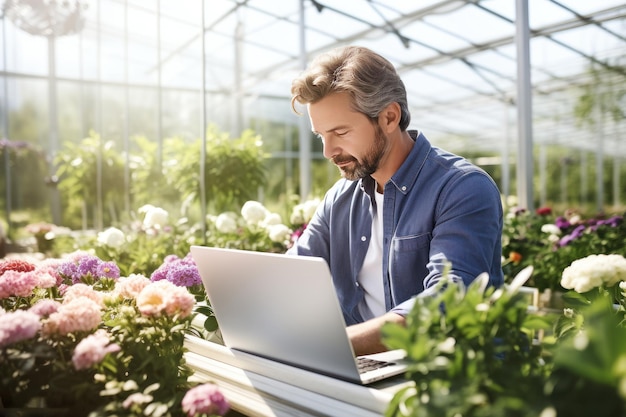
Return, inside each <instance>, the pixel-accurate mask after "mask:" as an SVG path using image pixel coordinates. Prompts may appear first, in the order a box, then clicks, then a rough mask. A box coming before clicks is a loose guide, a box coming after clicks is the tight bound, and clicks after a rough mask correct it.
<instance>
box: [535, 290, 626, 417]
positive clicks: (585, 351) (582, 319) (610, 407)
mask: <svg viewBox="0 0 626 417" xmlns="http://www.w3.org/2000/svg"><path fill="white" fill-rule="evenodd" d="M604 295H605V296H599V297H594V299H593V302H587V303H584V306H581V303H576V305H577V306H578V309H577V312H574V311H570V312H569V313H568V315H569V317H567V316H563V317H562V319H561V320H559V321H557V323H556V326H555V327H556V329H557V331H558V332H560V333H557V335H560V338H559V340H558V343H557V344H555V345H554V346H552V347H551V351H552V354H553V356H554V368H553V369H552V372H551V374H550V378H549V380H548V381H547V383H546V394H547V395H548V396H549V398H550V400H551V402H552V403H553V404H554V407H555V409H556V410H557V411H558V415H564V416H568V417H579V416H580V417H586V416H590V415H593V416H598V417H600V416H606V417H612V416H624V415H626V349H624V347H625V346H626V327H625V326H624V323H623V322H622V321H621V319H620V315H619V314H615V309H614V307H613V304H612V302H611V301H612V297H611V296H606V295H608V294H607V293H605V294H604ZM573 399H575V400H573Z"/></svg>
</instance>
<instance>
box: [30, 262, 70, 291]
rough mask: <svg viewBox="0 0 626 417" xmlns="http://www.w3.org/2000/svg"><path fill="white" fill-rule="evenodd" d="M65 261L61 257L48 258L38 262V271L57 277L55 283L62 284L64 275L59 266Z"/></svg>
mask: <svg viewBox="0 0 626 417" xmlns="http://www.w3.org/2000/svg"><path fill="white" fill-rule="evenodd" d="M64 262H65V261H63V260H62V259H59V258H46V259H44V260H43V261H41V262H40V263H38V264H37V271H38V272H39V273H43V274H46V273H47V274H49V275H50V276H52V277H53V278H54V279H55V285H60V284H61V283H62V282H63V277H62V276H61V274H59V266H60V265H61V264H63V263H64Z"/></svg>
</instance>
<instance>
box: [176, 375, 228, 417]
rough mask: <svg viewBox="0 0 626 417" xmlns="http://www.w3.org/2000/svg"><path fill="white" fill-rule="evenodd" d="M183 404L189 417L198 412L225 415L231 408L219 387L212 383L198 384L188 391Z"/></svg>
mask: <svg viewBox="0 0 626 417" xmlns="http://www.w3.org/2000/svg"><path fill="white" fill-rule="evenodd" d="M181 405H182V407H183V411H184V412H185V413H187V415H188V416H189V417H194V416H196V415H198V414H208V415H214V414H217V415H219V416H223V415H224V414H226V412H227V411H228V409H229V408H230V405H229V404H228V401H226V398H224V395H222V393H221V392H220V390H219V389H218V387H217V386H216V385H215V384H210V383H209V384H202V385H198V386H197V387H194V388H192V389H190V390H189V391H187V393H186V394H185V397H183V401H182V403H181Z"/></svg>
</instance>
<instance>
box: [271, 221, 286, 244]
mask: <svg viewBox="0 0 626 417" xmlns="http://www.w3.org/2000/svg"><path fill="white" fill-rule="evenodd" d="M267 233H268V234H269V237H270V240H271V241H272V242H277V243H285V242H287V241H289V238H290V237H291V229H290V228H288V227H287V226H285V225H284V224H273V225H271V226H268V227H267Z"/></svg>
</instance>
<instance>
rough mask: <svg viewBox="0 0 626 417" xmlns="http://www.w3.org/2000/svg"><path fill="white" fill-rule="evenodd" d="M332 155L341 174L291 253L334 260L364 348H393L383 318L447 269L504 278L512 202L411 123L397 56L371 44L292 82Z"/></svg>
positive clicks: (357, 345) (326, 59)
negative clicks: (505, 213) (386, 341)
mask: <svg viewBox="0 0 626 417" xmlns="http://www.w3.org/2000/svg"><path fill="white" fill-rule="evenodd" d="M291 93H292V108H293V110H294V111H295V112H296V113H297V112H298V111H297V110H296V102H297V103H299V104H304V105H306V106H307V109H308V113H309V117H310V120H311V126H312V129H313V132H314V133H315V134H316V135H317V136H318V137H319V138H320V139H321V140H322V142H323V144H324V156H325V157H326V158H328V159H329V160H330V161H331V162H333V163H334V164H335V165H336V166H337V167H338V168H339V171H340V172H341V175H342V177H343V178H342V179H340V180H339V181H338V182H337V183H336V184H335V185H334V186H333V187H332V188H331V189H330V190H329V191H328V192H327V193H326V196H325V197H324V200H323V202H322V203H321V204H320V206H319V207H318V209H317V211H316V213H315V215H314V217H313V219H312V220H311V222H310V223H309V225H308V226H307V228H306V230H305V231H304V233H303V234H302V236H300V238H299V239H298V241H297V242H296V244H295V245H294V247H293V248H291V249H290V253H292V254H298V255H305V256H319V257H322V258H324V259H326V261H327V262H328V265H329V267H330V270H331V273H332V276H333V282H334V285H335V288H336V290H337V294H338V297H339V302H340V304H341V307H342V310H343V314H344V317H345V320H346V324H347V325H348V334H349V336H350V340H351V342H352V345H353V346H354V350H355V353H356V354H357V355H361V354H367V353H374V352H379V351H383V350H385V349H386V348H385V346H384V345H383V344H382V341H381V334H380V328H381V326H382V325H383V324H384V323H385V322H398V323H404V317H405V316H406V315H407V313H408V312H409V311H410V309H411V307H412V305H413V301H414V300H413V297H415V296H417V295H419V294H422V295H424V294H427V293H428V292H429V291H432V290H433V289H434V287H435V285H436V284H437V282H438V281H439V280H440V279H441V278H442V273H443V272H444V269H445V268H446V266H447V265H448V266H451V270H450V271H449V274H448V276H449V277H452V278H453V279H454V280H455V281H459V282H463V283H464V284H465V285H469V284H470V283H471V282H472V280H474V279H475V278H476V277H477V276H478V275H479V274H481V273H483V272H487V273H488V274H489V277H490V284H491V285H501V284H502V282H503V275H502V268H501V255H502V253H501V252H502V249H501V237H502V205H501V200H500V193H499V191H498V188H497V186H496V185H495V183H494V182H493V180H492V179H491V178H490V177H489V176H488V175H487V174H486V173H485V172H484V171H482V170H481V169H479V168H478V167H476V166H474V165H472V164H471V163H469V162H468V161H466V160H465V159H463V158H461V157H459V156H456V155H453V154H450V153H447V152H445V151H443V150H441V149H438V148H435V147H433V146H431V144H430V143H429V142H428V140H427V139H426V138H425V137H424V135H423V134H421V133H418V132H416V131H408V130H407V128H408V125H409V122H410V114H409V110H408V104H407V97H406V90H405V87H404V84H403V82H402V80H401V79H400V77H399V75H398V74H397V72H396V71H395V69H394V67H393V65H392V64H391V63H390V62H388V61H387V60H386V59H385V58H383V57H381V56H380V55H378V54H376V53H374V52H372V51H370V50H369V49H366V48H362V47H345V48H339V49H336V50H333V51H331V52H329V53H327V54H325V55H322V56H320V57H318V58H317V59H316V60H315V61H314V62H313V63H312V64H311V66H310V67H309V68H308V69H307V70H306V71H305V72H304V73H303V74H301V75H300V76H299V77H298V78H297V79H295V80H294V81H293V84H292V88H291Z"/></svg>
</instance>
